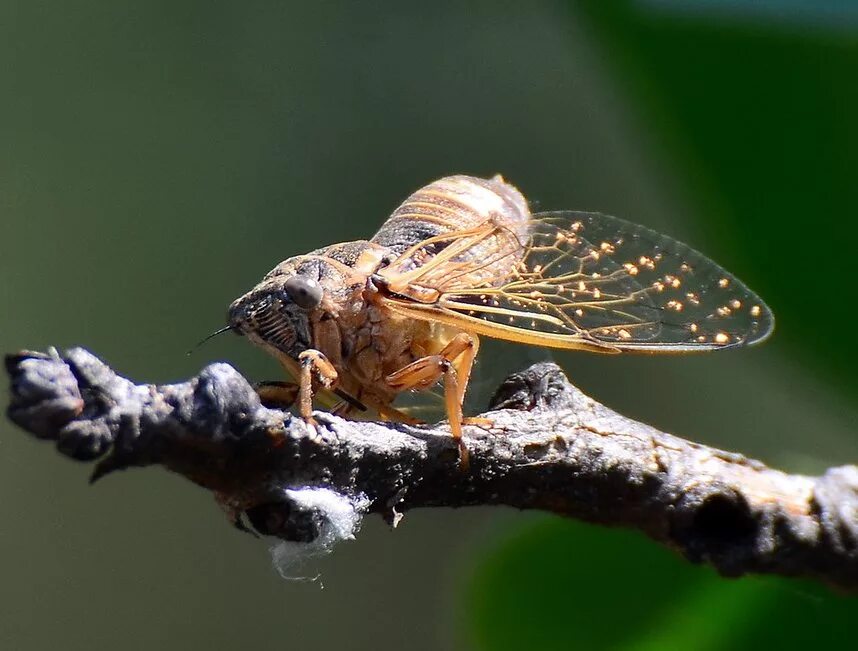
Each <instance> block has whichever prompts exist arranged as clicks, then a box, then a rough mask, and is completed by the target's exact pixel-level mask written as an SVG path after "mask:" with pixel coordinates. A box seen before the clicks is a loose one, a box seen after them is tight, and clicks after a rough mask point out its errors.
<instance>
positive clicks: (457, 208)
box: [372, 175, 531, 286]
mask: <svg viewBox="0 0 858 651" xmlns="http://www.w3.org/2000/svg"><path fill="white" fill-rule="evenodd" d="M530 218H531V215H530V210H529V208H528V207H527V201H526V200H525V198H524V197H523V196H522V194H521V193H520V192H519V191H518V190H517V189H516V188H515V187H514V186H512V185H510V184H509V183H506V182H505V181H504V180H503V178H502V177H501V176H500V175H498V176H495V177H494V178H491V179H481V178H477V177H474V176H462V175H459V176H448V177H445V178H443V179H439V180H438V181H435V182H434V183H430V184H429V185H427V186H425V187H423V188H421V189H420V190H418V191H417V192H415V193H414V194H412V195H411V196H410V197H408V198H407V199H406V200H405V201H404V202H403V203H402V205H401V206H399V207H398V208H397V209H396V210H395V211H393V214H392V215H391V216H390V218H389V219H388V220H387V221H386V222H385V223H384V225H383V226H382V227H381V229H380V230H379V231H378V233H376V234H375V237H373V238H372V241H373V242H375V243H376V244H380V245H382V246H385V247H387V248H389V249H392V250H393V251H394V252H395V253H397V254H401V253H403V252H405V251H406V250H408V249H409V247H412V246H415V245H417V244H419V243H420V242H423V241H424V240H426V239H428V238H431V237H436V236H442V235H444V234H445V233H453V232H461V231H468V230H471V229H477V228H478V227H480V226H485V225H493V226H494V228H493V229H492V230H491V232H490V233H491V234H489V235H488V236H486V237H482V238H478V240H475V241H474V244H473V245H472V246H469V247H468V248H467V250H466V251H464V252H463V253H461V254H459V255H457V258H456V259H457V260H458V261H460V262H461V261H480V262H485V264H482V265H481V266H480V267H479V270H478V271H475V272H474V273H472V274H471V278H470V283H468V284H471V286H475V285H479V284H480V283H485V284H496V283H495V282H493V281H492V280H491V279H494V278H498V279H502V278H504V277H505V276H506V275H507V274H508V273H509V271H510V270H511V269H512V268H513V267H514V266H515V264H516V263H517V262H518V261H519V260H520V259H521V257H522V255H523V253H524V246H525V244H526V243H527V241H528V237H529V233H528V222H529V220H530ZM452 244H454V240H453V238H451V239H450V240H440V241H439V242H438V244H437V245H436V246H435V247H434V248H433V250H432V251H431V254H433V255H434V254H438V253H440V252H441V251H442V250H443V249H445V248H446V247H448V246H450V245H452ZM415 264H419V262H416V261H415Z"/></svg>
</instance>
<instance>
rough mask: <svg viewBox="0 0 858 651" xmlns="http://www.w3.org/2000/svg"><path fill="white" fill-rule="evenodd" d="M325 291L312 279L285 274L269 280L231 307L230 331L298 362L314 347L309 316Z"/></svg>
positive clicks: (267, 277) (229, 314)
mask: <svg viewBox="0 0 858 651" xmlns="http://www.w3.org/2000/svg"><path fill="white" fill-rule="evenodd" d="M323 298H324V289H323V288H322V285H321V284H320V283H319V281H318V280H317V279H316V278H313V277H312V275H308V274H304V273H298V272H297V271H294V272H292V273H284V274H277V275H271V274H269V276H266V278H265V279H264V280H263V281H262V282H261V283H259V284H258V285H257V286H256V287H254V288H253V289H252V290H251V291H249V292H248V293H247V294H245V295H244V296H242V297H240V298H238V299H236V300H235V301H233V303H232V305H230V306H229V313H228V317H227V318H228V320H229V325H230V327H231V328H232V329H233V330H234V331H235V332H237V333H239V334H243V335H246V336H247V337H248V339H250V340H251V341H253V342H254V343H255V344H257V345H260V346H262V347H263V348H268V349H273V350H272V351H271V352H273V353H275V355H276V354H277V353H282V354H285V355H288V356H289V357H292V358H295V357H297V356H298V354H299V353H300V352H302V351H304V350H306V349H307V348H310V347H311V345H312V342H311V337H310V314H311V313H312V312H313V310H316V309H318V308H319V306H320V304H321V302H322V299H323Z"/></svg>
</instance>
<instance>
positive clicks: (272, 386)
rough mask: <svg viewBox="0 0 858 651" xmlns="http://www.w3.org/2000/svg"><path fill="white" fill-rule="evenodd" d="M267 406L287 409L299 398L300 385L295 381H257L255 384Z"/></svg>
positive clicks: (263, 402) (257, 391) (254, 386)
mask: <svg viewBox="0 0 858 651" xmlns="http://www.w3.org/2000/svg"><path fill="white" fill-rule="evenodd" d="M253 388H254V389H255V390H256V393H257V394H259V399H260V400H261V401H262V404H263V405H265V406H266V407H276V408H278V409H282V410H284V411H285V410H287V409H290V408H291V407H292V405H294V404H295V401H296V400H298V390H299V387H298V385H297V384H295V383H294V382H257V383H256V384H254V385H253Z"/></svg>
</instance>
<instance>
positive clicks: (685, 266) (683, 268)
mask: <svg viewBox="0 0 858 651" xmlns="http://www.w3.org/2000/svg"><path fill="white" fill-rule="evenodd" d="M679 269H680V270H681V271H683V272H685V273H688V272H689V271H691V265H690V264H688V263H687V262H683V263H682V264H681V265H680V266H679Z"/></svg>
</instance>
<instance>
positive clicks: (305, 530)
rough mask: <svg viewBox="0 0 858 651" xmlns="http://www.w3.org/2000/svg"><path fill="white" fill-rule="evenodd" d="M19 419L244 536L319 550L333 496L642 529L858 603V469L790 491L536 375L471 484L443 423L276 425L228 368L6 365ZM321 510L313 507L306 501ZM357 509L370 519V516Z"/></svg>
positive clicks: (510, 382) (511, 405) (748, 465)
mask: <svg viewBox="0 0 858 651" xmlns="http://www.w3.org/2000/svg"><path fill="white" fill-rule="evenodd" d="M6 364H7V369H8V372H9V374H10V376H11V378H12V401H11V405H10V407H9V411H8V415H9V418H10V419H11V420H13V421H14V422H15V423H17V424H18V425H20V426H21V427H22V428H24V429H25V430H27V431H29V432H31V433H33V434H34V435H36V436H37V437H39V438H42V439H47V440H52V441H56V444H57V448H58V449H59V451H60V452H61V453H63V454H65V455H67V456H69V457H72V458H75V459H79V460H83V461H93V460H98V463H97V465H96V467H95V471H94V473H93V480H95V479H98V478H100V477H102V476H104V475H105V474H108V473H110V472H112V471H116V470H120V469H124V468H129V467H132V466H147V465H152V464H160V465H163V466H165V467H166V468H168V469H170V470H172V471H174V472H178V473H180V474H182V475H184V476H185V477H187V478H188V479H190V480H192V481H193V482H195V483H197V484H199V485H201V486H204V487H206V488H208V489H210V490H212V491H214V492H215V494H216V496H217V498H218V500H219V501H220V502H221V504H222V505H224V506H225V508H227V510H228V511H229V512H230V514H231V515H232V516H233V517H234V518H235V520H236V521H237V522H238V523H241V522H243V521H244V520H245V519H246V520H248V521H249V522H250V524H251V525H252V526H253V527H254V528H255V529H256V530H257V531H260V532H262V533H267V534H272V535H276V536H278V537H280V538H282V539H284V540H290V541H310V540H313V539H314V538H316V537H317V536H319V535H320V531H322V530H323V529H324V525H325V522H326V519H329V518H330V514H329V513H326V512H325V509H326V508H327V507H325V506H324V505H320V504H318V503H317V502H314V501H313V500H309V501H308V500H306V499H296V498H295V496H296V495H299V494H301V492H300V491H301V490H302V489H307V488H316V489H329V491H332V492H328V491H323V492H325V494H331V495H338V496H340V497H341V499H342V500H343V501H344V502H346V503H347V504H351V505H354V506H355V507H356V508H359V509H360V510H366V511H368V512H372V513H380V514H382V515H383V516H384V517H385V518H387V519H388V520H389V521H392V522H395V521H396V519H397V517H398V515H399V514H401V513H403V512H405V511H407V510H409V509H412V508H415V507H430V506H435V507H437V506H448V507H459V506H469V505H479V504H482V505H485V504H497V505H507V506H512V507H516V508H520V509H542V510H545V511H551V512H554V513H558V514H561V515H565V516H571V517H575V518H579V519H582V520H587V521H590V522H598V523H601V524H606V525H619V526H627V527H634V528H637V529H640V530H642V531H644V532H645V533H646V534H648V535H649V536H650V537H651V538H653V539H654V540H657V541H659V542H661V543H664V544H666V545H668V546H669V547H671V548H673V549H676V550H678V551H680V552H681V553H682V554H683V555H685V556H686V557H687V558H688V559H689V560H691V561H694V562H706V563H710V564H711V565H713V566H714V567H715V568H716V569H717V570H718V571H719V572H721V573H722V574H724V575H726V576H738V575H741V574H744V573H748V572H761V573H772V574H781V575H788V576H805V577H814V578H817V579H820V580H822V581H825V582H827V583H830V584H832V585H836V586H838V587H840V588H844V589H854V588H856V587H858V468H856V467H855V466H841V467H837V468H831V469H829V470H828V471H827V472H826V473H825V474H823V475H822V476H819V477H807V476H802V475H790V474H786V473H783V472H780V471H778V470H774V469H771V468H768V467H766V466H765V465H763V464H762V463H760V462H758V461H753V460H750V459H747V458H745V457H744V456H742V455H740V454H734V453H730V452H724V451H721V450H716V449H713V448H710V447H706V446H703V445H699V444H697V443H693V442H690V441H687V440H684V439H681V438H678V437H675V436H672V435H670V434H666V433H664V432H660V431H658V430H656V429H654V428H652V427H650V426H648V425H644V424H642V423H638V422H636V421H633V420H630V419H628V418H625V417H623V416H621V415H619V414H617V413H615V412H613V411H611V410H609V409H607V408H606V407H604V406H603V405H601V404H599V403H597V402H595V401H594V400H592V399H591V398H589V397H588V396H586V395H584V394H583V393H581V392H580V391H579V390H578V389H576V388H575V387H574V386H572V385H571V384H569V382H568V380H567V379H566V377H565V376H564V375H563V373H562V371H561V370H560V369H559V368H558V367H557V366H555V365H553V364H537V365H535V366H532V367H531V368H529V369H527V370H526V371H524V372H522V373H517V374H515V375H513V376H511V377H509V378H508V379H507V380H506V381H505V382H504V383H503V384H502V385H501V387H500V388H499V389H498V392H497V394H496V395H495V397H494V400H493V404H492V411H491V412H490V413H487V414H486V415H485V417H486V418H488V420H489V421H490V422H491V423H492V424H491V426H485V427H483V428H480V427H477V426H469V427H467V428H466V441H467V446H468V448H469V450H470V457H471V462H470V468H469V469H468V470H467V471H462V470H461V469H460V468H459V467H458V453H457V448H456V445H455V444H454V442H453V440H452V439H451V438H450V436H449V431H448V429H447V427H446V426H445V425H443V424H441V425H432V426H422V427H411V426H405V425H394V424H388V423H374V422H355V421H346V420H343V419H341V418H337V417H335V416H331V415H327V414H318V416H317V418H318V425H317V426H311V425H308V424H306V423H304V422H303V421H302V420H300V419H298V418H294V417H292V416H291V415H290V414H289V413H288V412H283V411H280V410H277V409H270V408H266V407H265V406H263V405H261V404H260V401H259V398H258V397H257V394H256V393H255V391H254V390H253V388H252V387H251V386H250V385H249V384H248V382H247V381H246V380H245V379H244V378H243V377H242V376H241V375H239V373H238V372H237V371H236V370H235V369H233V368H232V367H230V366H228V365H226V364H212V365H210V366H208V367H206V368H205V369H203V371H202V372H201V373H200V374H199V375H198V376H197V377H195V378H193V379H191V380H189V381H187V382H183V383H180V384H173V385H164V386H153V385H135V384H133V383H132V382H130V381H129V380H126V379H125V378H122V377H120V376H118V375H117V374H116V373H115V372H114V371H113V370H111V369H110V368H109V367H108V366H107V365H106V364H104V363H103V362H102V361H100V360H99V359H98V358H97V357H95V356H94V355H92V354H91V353H89V352H87V351H85V350H83V349H72V350H69V351H68V352H66V353H65V354H63V355H60V354H58V353H57V352H56V351H53V350H52V351H50V352H49V353H48V354H44V353H36V352H23V353H20V354H17V355H11V356H9V357H8V358H7V362H6ZM305 494H306V493H305ZM358 505H359V507H358Z"/></svg>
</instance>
